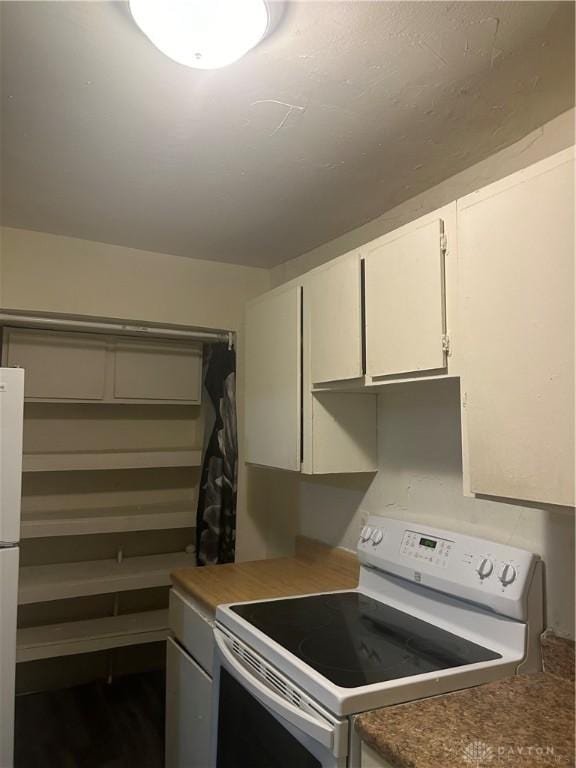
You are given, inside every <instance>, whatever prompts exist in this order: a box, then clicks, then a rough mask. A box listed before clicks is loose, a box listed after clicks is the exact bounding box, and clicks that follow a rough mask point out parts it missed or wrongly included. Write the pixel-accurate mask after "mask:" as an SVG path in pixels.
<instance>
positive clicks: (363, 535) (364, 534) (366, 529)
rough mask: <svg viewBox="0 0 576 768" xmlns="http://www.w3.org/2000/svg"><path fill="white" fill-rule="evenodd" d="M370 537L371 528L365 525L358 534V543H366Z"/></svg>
mask: <svg viewBox="0 0 576 768" xmlns="http://www.w3.org/2000/svg"><path fill="white" fill-rule="evenodd" d="M370 536H372V528H370V526H369V525H365V526H364V528H362V532H361V533H360V541H368V540H369V538H370Z"/></svg>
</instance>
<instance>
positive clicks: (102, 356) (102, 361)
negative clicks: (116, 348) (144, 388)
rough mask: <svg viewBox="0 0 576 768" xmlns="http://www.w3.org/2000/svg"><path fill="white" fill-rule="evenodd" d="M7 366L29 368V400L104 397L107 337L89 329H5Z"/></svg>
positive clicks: (27, 385) (27, 395)
mask: <svg viewBox="0 0 576 768" xmlns="http://www.w3.org/2000/svg"><path fill="white" fill-rule="evenodd" d="M4 347H5V349H4V360H5V364H6V365H7V366H18V367H20V368H24V370H25V371H26V377H25V383H24V395H25V397H26V399H27V400H47V401H53V400H56V401H59V400H62V401H65V400H76V401H80V402H82V401H89V402H90V401H95V400H103V399H104V397H105V388H106V352H107V340H106V339H105V338H103V337H102V336H96V335H90V334H88V333H62V332H61V331H58V332H50V331H29V330H24V329H23V330H19V329H14V328H10V329H7V330H6V331H5V332H4Z"/></svg>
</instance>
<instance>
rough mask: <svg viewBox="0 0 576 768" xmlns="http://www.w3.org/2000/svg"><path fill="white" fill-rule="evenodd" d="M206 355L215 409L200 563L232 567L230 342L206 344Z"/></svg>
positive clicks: (201, 506) (201, 508)
mask: <svg viewBox="0 0 576 768" xmlns="http://www.w3.org/2000/svg"><path fill="white" fill-rule="evenodd" d="M205 355H206V357H205V366H204V368H205V374H204V386H205V389H206V391H207V393H208V395H209V397H210V404H211V405H212V407H213V409H214V413H213V418H214V424H213V428H212V431H211V433H210V437H209V440H208V444H207V446H206V453H205V456H204V463H203V464H202V476H201V479H200V493H199V495H198V511H197V514H196V561H197V563H198V565H212V564H214V563H233V562H234V545H235V541H236V492H237V477H238V437H237V433H236V353H235V351H234V350H233V349H228V344H210V345H206V347H205ZM207 421H208V423H209V420H207Z"/></svg>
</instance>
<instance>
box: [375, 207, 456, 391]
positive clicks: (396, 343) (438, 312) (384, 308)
mask: <svg viewBox="0 0 576 768" xmlns="http://www.w3.org/2000/svg"><path fill="white" fill-rule="evenodd" d="M427 218H428V219H429V217H427ZM363 253H364V256H365V285H366V287H365V296H366V373H367V374H368V376H371V377H372V378H374V379H376V378H379V377H395V376H399V375H400V376H404V375H406V374H421V373H422V372H427V373H428V374H429V375H432V374H434V373H445V370H444V369H445V368H446V352H445V349H444V346H445V333H446V327H445V323H446V320H445V318H446V307H445V286H444V222H443V220H442V219H440V218H434V219H432V220H427V221H426V222H425V223H423V222H422V221H416V222H413V223H412V224H411V225H409V226H408V227H403V228H402V230H400V231H398V232H397V233H391V234H390V235H387V236H386V237H384V238H380V239H379V240H377V241H375V242H374V243H371V244H369V245H368V246H366V248H365V249H363Z"/></svg>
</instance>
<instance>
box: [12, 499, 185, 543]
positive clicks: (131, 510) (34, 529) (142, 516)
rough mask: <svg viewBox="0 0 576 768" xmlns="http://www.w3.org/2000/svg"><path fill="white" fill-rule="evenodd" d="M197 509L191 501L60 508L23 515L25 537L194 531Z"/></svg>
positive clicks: (22, 528) (23, 536) (23, 535)
mask: <svg viewBox="0 0 576 768" xmlns="http://www.w3.org/2000/svg"><path fill="white" fill-rule="evenodd" d="M195 517H196V510H195V508H194V506H193V504H192V503H191V502H184V501H183V502H174V503H173V504H139V505H133V506H125V507H104V508H95V509H61V510H54V511H51V512H44V511H42V512H23V513H22V526H21V531H22V538H23V539H38V538H49V537H52V536H86V535H90V534H102V533H123V532H126V531H152V530H156V531H160V530H168V529H171V528H194V527H195V524H196V520H195Z"/></svg>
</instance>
